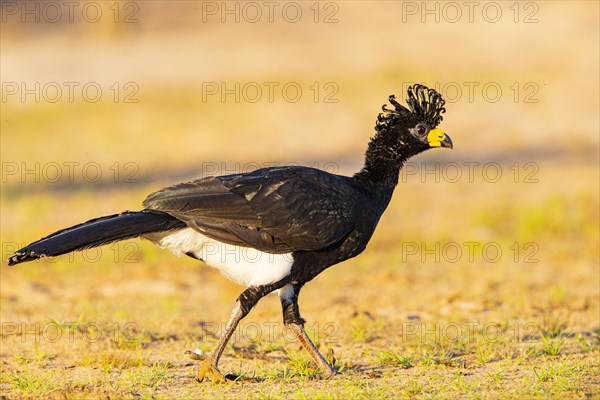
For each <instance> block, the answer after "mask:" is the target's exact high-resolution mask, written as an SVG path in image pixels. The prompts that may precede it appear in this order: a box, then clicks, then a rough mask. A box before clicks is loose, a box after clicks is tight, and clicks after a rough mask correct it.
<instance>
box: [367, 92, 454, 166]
mask: <svg viewBox="0 0 600 400" xmlns="http://www.w3.org/2000/svg"><path fill="white" fill-rule="evenodd" d="M389 101H390V103H391V104H392V106H394V108H393V109H389V108H387V105H384V106H383V107H382V110H383V112H382V113H381V114H379V116H378V117H377V124H376V126H375V129H376V130H377V132H378V133H379V134H380V135H382V136H385V137H386V139H387V140H386V142H387V144H388V146H391V147H392V149H393V150H394V151H395V153H396V154H397V155H398V156H399V157H401V158H403V159H406V158H408V157H410V156H413V155H415V154H418V153H420V152H422V151H424V150H427V149H430V148H433V147H448V148H452V147H453V145H452V139H450V137H449V136H448V135H446V134H445V133H444V132H442V130H441V129H439V128H438V127H437V126H438V125H439V124H440V122H441V121H442V119H443V117H442V113H444V112H446V109H445V108H444V104H445V101H444V99H442V96H441V95H440V94H439V93H438V92H436V91H435V90H433V89H429V88H427V87H425V86H423V85H419V84H416V85H412V86H410V87H409V88H408V97H407V99H406V103H407V105H408V107H405V106H403V105H401V104H400V103H398V102H397V101H396V96H394V95H391V96H390V97H389Z"/></svg>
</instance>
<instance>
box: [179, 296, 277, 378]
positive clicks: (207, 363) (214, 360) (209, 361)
mask: <svg viewBox="0 0 600 400" xmlns="http://www.w3.org/2000/svg"><path fill="white" fill-rule="evenodd" d="M271 291H273V288H272V287H271V286H257V287H251V288H248V289H246V290H245V291H244V292H242V294H241V295H240V297H238V299H237V302H236V303H235V307H234V308H233V311H232V312H231V317H229V321H228V322H227V326H226V327H225V332H223V334H222V335H221V337H220V338H219V342H218V343H217V347H216V348H215V350H214V351H213V352H212V353H209V354H206V355H200V354H197V353H195V352H193V351H191V350H187V351H186V352H185V354H187V355H188V356H190V358H191V359H192V360H197V361H200V370H199V371H198V380H199V381H200V382H202V381H203V380H204V377H205V376H206V374H208V375H209V376H210V377H211V379H212V381H213V382H214V383H225V382H226V381H227V380H226V379H225V376H224V375H223V374H222V373H221V371H219V368H218V364H219V359H220V358H221V355H222V354H223V350H225V346H227V343H228V342H229V339H231V336H232V335H233V332H235V329H236V328H237V326H238V324H239V322H240V321H241V320H242V318H244V317H245V316H246V315H248V313H249V312H250V310H251V309H252V307H254V306H255V305H256V303H258V300H260V299H261V298H262V297H264V296H265V295H266V294H267V293H270V292H271Z"/></svg>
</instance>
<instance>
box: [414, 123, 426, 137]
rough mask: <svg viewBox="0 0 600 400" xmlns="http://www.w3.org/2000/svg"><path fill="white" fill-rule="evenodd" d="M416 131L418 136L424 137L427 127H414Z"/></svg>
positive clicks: (420, 125) (421, 125)
mask: <svg viewBox="0 0 600 400" xmlns="http://www.w3.org/2000/svg"><path fill="white" fill-rule="evenodd" d="M416 131H417V133H418V134H419V135H424V134H425V133H427V127H426V126H425V125H423V124H419V125H417V127H416Z"/></svg>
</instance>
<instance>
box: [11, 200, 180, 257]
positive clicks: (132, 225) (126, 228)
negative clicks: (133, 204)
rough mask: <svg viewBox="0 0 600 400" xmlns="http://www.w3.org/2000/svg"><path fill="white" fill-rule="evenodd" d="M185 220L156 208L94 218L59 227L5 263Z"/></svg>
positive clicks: (177, 225) (127, 236) (131, 235)
mask: <svg viewBox="0 0 600 400" xmlns="http://www.w3.org/2000/svg"><path fill="white" fill-rule="evenodd" d="M185 226H186V224H185V223H184V222H182V221H180V220H178V219H177V218H175V217H172V216H171V215H169V214H166V213H162V212H156V211H149V210H143V211H137V212H135V211H125V212H123V213H121V214H115V215H109V216H106V217H100V218H95V219H92V220H89V221H87V222H84V223H82V224H78V225H75V226H72V227H70V228H66V229H62V230H60V231H57V232H54V233H53V234H51V235H48V236H46V237H45V238H42V239H40V240H38V241H36V242H33V243H31V244H30V245H28V246H25V247H23V248H22V249H20V250H17V251H16V252H15V254H14V255H13V256H12V257H10V258H9V259H8V265H15V264H19V263H22V262H25V261H31V260H35V259H38V258H40V257H43V256H59V255H61V254H66V253H70V252H72V251H79V250H84V249H89V248H92V247H97V246H102V245H105V244H108V243H112V242H116V241H119V240H125V239H131V238H135V237H139V236H141V235H144V234H147V233H152V232H163V231H169V230H173V229H180V228H184V227H185Z"/></svg>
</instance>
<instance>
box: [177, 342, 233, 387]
mask: <svg viewBox="0 0 600 400" xmlns="http://www.w3.org/2000/svg"><path fill="white" fill-rule="evenodd" d="M185 354H187V355H188V356H189V357H190V358H191V359H192V360H196V361H200V370H199V371H198V382H202V381H203V380H204V377H205V376H206V375H207V374H208V376H209V377H210V378H211V380H212V381H213V383H225V382H227V379H226V378H225V376H224V375H223V374H222V373H221V371H219V369H218V368H217V365H216V364H215V363H214V362H213V359H212V357H210V356H206V355H202V354H198V353H195V352H193V351H191V350H187V351H186V352H185Z"/></svg>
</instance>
